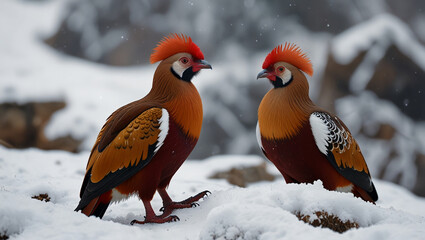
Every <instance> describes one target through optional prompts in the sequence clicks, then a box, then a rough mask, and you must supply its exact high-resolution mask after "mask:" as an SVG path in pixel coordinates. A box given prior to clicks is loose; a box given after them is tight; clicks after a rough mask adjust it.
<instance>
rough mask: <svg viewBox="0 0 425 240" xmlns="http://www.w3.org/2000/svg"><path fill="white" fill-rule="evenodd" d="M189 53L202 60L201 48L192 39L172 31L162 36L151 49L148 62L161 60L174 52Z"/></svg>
mask: <svg viewBox="0 0 425 240" xmlns="http://www.w3.org/2000/svg"><path fill="white" fill-rule="evenodd" d="M181 52H186V53H190V54H191V55H192V56H193V57H194V58H197V59H200V60H203V59H204V54H202V52H201V49H200V48H199V47H198V46H197V45H196V44H195V43H193V42H192V39H191V38H190V37H188V36H186V35H184V34H180V35H179V34H177V33H173V34H170V35H168V36H167V37H164V38H163V39H162V40H161V41H160V42H159V43H158V45H157V46H156V48H155V49H154V50H153V53H152V54H151V58H150V62H151V64H152V63H156V62H158V61H162V60H164V59H166V58H168V57H170V56H172V55H174V54H176V53H181Z"/></svg>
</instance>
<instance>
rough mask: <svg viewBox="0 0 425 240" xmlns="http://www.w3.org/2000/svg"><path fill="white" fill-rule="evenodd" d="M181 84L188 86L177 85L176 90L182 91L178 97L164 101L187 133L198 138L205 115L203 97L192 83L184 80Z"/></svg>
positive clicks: (172, 115) (171, 114) (165, 105)
mask: <svg viewBox="0 0 425 240" xmlns="http://www.w3.org/2000/svg"><path fill="white" fill-rule="evenodd" d="M179 84H180V85H181V84H184V85H186V86H183V87H180V86H175V92H177V91H179V92H180V91H181V92H180V93H179V94H178V97H175V98H172V99H170V100H169V101H167V102H166V103H164V107H165V108H166V109H167V110H168V111H169V112H170V116H171V117H172V118H173V119H174V120H175V122H176V123H177V124H178V125H179V127H180V128H181V129H182V131H183V132H184V133H185V134H187V135H188V136H190V137H192V138H194V139H198V138H199V135H200V134H201V128H202V117H203V112H202V111H203V110H202V101H201V97H200V96H199V93H198V91H197V90H196V88H195V86H194V85H193V84H192V83H186V82H182V83H179Z"/></svg>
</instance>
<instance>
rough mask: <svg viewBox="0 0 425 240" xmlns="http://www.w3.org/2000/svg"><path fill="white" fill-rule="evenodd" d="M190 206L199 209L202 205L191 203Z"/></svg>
mask: <svg viewBox="0 0 425 240" xmlns="http://www.w3.org/2000/svg"><path fill="white" fill-rule="evenodd" d="M190 205H191V206H192V207H193V208H194V207H199V206H200V205H199V203H196V202H194V203H191V204H190Z"/></svg>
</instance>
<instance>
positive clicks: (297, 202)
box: [0, 148, 425, 239]
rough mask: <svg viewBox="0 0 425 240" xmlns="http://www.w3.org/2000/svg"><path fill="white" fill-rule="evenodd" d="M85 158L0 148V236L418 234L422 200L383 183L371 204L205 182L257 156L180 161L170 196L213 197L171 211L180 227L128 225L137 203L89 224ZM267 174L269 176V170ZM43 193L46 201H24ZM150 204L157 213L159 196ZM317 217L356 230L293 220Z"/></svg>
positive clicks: (423, 228) (139, 214)
mask: <svg viewBox="0 0 425 240" xmlns="http://www.w3.org/2000/svg"><path fill="white" fill-rule="evenodd" d="M88 155H89V153H88V152H84V153H81V154H70V153H67V152H62V151H41V150H36V149H29V150H24V151H22V150H10V149H5V148H0V199H1V203H0V234H1V233H3V234H4V233H6V234H7V235H10V238H11V239H137V238H143V239H423V236H424V235H425V218H424V216H425V199H423V198H418V197H415V196H414V195H412V194H411V193H410V192H409V191H407V190H405V189H403V188H401V187H399V186H396V185H394V184H391V183H388V182H383V181H378V180H375V185H376V188H377V189H378V192H379V196H380V200H379V201H378V202H377V204H376V205H373V204H370V203H366V202H364V201H362V200H360V199H357V198H354V197H353V195H351V194H347V193H337V192H330V191H327V190H325V189H323V188H322V185H321V183H320V182H316V183H315V184H312V185H311V184H309V185H305V184H301V185H297V184H285V183H284V180H283V179H282V178H278V179H277V180H275V182H271V183H270V182H260V183H256V184H252V185H250V186H249V187H248V188H238V187H234V186H231V185H229V184H228V183H227V182H226V181H224V180H213V179H208V176H209V175H211V174H212V173H213V172H215V171H219V170H224V169H229V168H230V167H232V166H250V165H256V164H258V163H260V162H261V161H263V160H262V159H261V158H259V157H256V156H217V157H213V158H210V159H207V160H205V161H190V160H189V161H186V162H185V163H184V164H183V166H182V168H181V169H180V170H179V171H178V172H177V174H176V176H175V177H174V179H173V180H172V182H171V185H170V187H169V192H170V195H171V197H172V198H174V199H175V200H182V199H184V198H186V197H188V196H190V195H194V194H195V193H198V192H200V191H203V190H210V191H211V192H212V195H210V196H209V197H208V198H206V199H204V200H203V201H201V202H200V206H199V207H197V208H193V209H184V210H177V211H175V214H176V215H178V216H179V218H180V219H181V220H180V221H179V222H175V223H166V224H160V225H156V224H147V225H135V226H131V225H130V224H129V223H130V222H131V220H133V219H143V217H144V214H145V212H144V208H143V204H142V203H141V201H139V200H138V199H137V198H132V199H129V200H127V201H124V202H121V203H119V204H115V205H112V206H110V207H109V209H108V210H107V212H106V214H105V217H104V219H102V220H100V219H98V218H94V217H90V218H88V217H86V216H85V215H83V214H81V213H77V212H74V211H73V209H74V208H75V206H76V205H77V203H78V201H79V196H78V194H79V190H80V186H81V182H82V179H83V174H84V168H85V165H86V161H87V158H88ZM268 168H269V169H270V170H271V171H272V172H274V173H276V170H275V169H274V167H273V166H270V165H269V166H268ZM42 193H47V194H48V195H49V196H50V197H51V201H50V202H41V201H38V200H35V199H31V196H34V195H38V194H42ZM152 203H153V207H154V209H156V210H158V209H159V208H160V207H161V199H160V198H159V196H157V195H156V196H155V197H154V200H153V202H152ZM321 210H325V211H327V212H329V213H333V214H335V215H337V216H339V217H340V218H341V219H342V220H352V221H356V222H358V223H359V225H360V228H359V229H354V230H349V231H347V232H345V233H343V234H339V233H336V232H333V231H331V230H329V229H322V228H314V227H312V226H310V225H308V224H306V223H304V222H301V221H299V220H298V219H297V217H296V216H294V214H293V213H294V212H301V213H303V214H312V213H313V212H315V211H321ZM157 213H159V211H157Z"/></svg>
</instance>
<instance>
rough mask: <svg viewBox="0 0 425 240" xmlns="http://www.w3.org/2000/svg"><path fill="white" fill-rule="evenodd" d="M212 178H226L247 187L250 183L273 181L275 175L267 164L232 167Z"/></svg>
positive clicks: (237, 184) (230, 181) (231, 182)
mask: <svg viewBox="0 0 425 240" xmlns="http://www.w3.org/2000/svg"><path fill="white" fill-rule="evenodd" d="M210 178H212V179H226V180H227V181H228V182H229V183H230V184H233V185H236V186H239V187H246V186H247V184H248V183H253V182H259V181H273V180H274V178H275V176H273V175H271V174H270V173H268V172H267V169H266V164H265V163H262V164H260V165H257V166H252V167H244V168H232V169H230V170H229V171H223V172H218V173H215V174H213V175H212V176H210Z"/></svg>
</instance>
